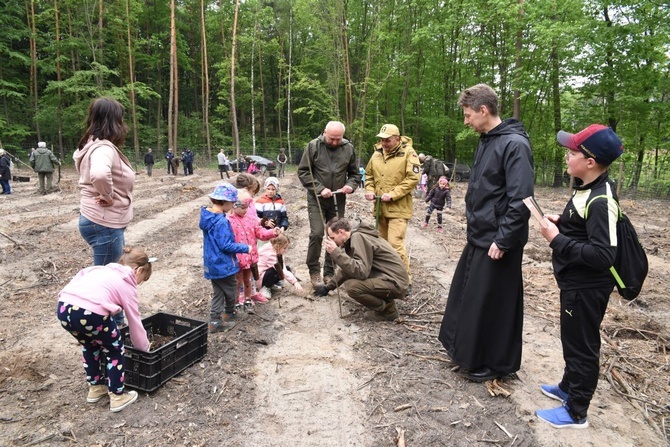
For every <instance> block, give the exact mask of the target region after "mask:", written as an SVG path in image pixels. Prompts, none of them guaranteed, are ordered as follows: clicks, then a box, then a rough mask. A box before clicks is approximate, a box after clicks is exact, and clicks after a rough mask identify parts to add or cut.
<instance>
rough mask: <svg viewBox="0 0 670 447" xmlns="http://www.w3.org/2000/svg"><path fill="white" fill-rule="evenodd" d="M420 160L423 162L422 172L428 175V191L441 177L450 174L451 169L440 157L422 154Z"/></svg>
mask: <svg viewBox="0 0 670 447" xmlns="http://www.w3.org/2000/svg"><path fill="white" fill-rule="evenodd" d="M419 160H420V161H421V163H422V164H423V171H422V172H421V173H422V174H425V175H426V191H430V190H431V189H433V187H434V186H435V185H436V184H437V181H438V180H439V178H440V177H442V176H444V177H447V174H449V169H448V168H447V167H446V166H445V165H444V162H443V161H442V160H440V159H439V158H435V157H433V156H431V155H424V154H420V155H419Z"/></svg>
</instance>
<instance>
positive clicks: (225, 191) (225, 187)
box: [209, 183, 237, 202]
mask: <svg viewBox="0 0 670 447" xmlns="http://www.w3.org/2000/svg"><path fill="white" fill-rule="evenodd" d="M209 197H210V198H212V199H214V200H223V201H225V202H237V188H235V187H234V186H233V185H231V184H230V183H221V184H220V185H217V186H216V188H214V192H212V193H211V194H210V195H209Z"/></svg>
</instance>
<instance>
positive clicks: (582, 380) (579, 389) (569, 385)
mask: <svg viewBox="0 0 670 447" xmlns="http://www.w3.org/2000/svg"><path fill="white" fill-rule="evenodd" d="M611 292H612V287H607V288H600V289H578V290H561V344H562V345H563V359H564V360H565V370H564V372H563V379H562V380H561V383H559V385H558V386H559V387H560V388H561V389H562V390H563V391H565V392H566V393H568V408H569V410H570V415H571V416H572V417H573V418H575V419H581V418H584V417H586V412H587V411H588V409H589V404H590V403H591V398H593V393H594V392H595V390H596V386H597V385H598V373H599V372H600V323H602V321H603V317H604V316H605V310H606V309H607V303H608V302H609V298H610V293H611Z"/></svg>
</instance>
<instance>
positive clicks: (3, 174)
mask: <svg viewBox="0 0 670 447" xmlns="http://www.w3.org/2000/svg"><path fill="white" fill-rule="evenodd" d="M11 178H12V170H11V158H10V157H9V154H8V153H7V151H5V150H4V149H2V148H0V184H2V194H5V195H9V194H11V193H12V187H11V185H10V184H9V181H10V180H11Z"/></svg>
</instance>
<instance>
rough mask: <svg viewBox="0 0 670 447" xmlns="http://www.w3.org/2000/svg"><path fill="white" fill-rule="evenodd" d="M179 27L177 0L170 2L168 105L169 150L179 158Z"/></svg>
mask: <svg viewBox="0 0 670 447" xmlns="http://www.w3.org/2000/svg"><path fill="white" fill-rule="evenodd" d="M177 73H178V71H177V26H176V22H175V0H170V99H169V104H168V148H172V151H173V153H174V154H175V157H176V156H177V154H178V152H177V150H178V149H177V125H178V123H177V115H178V113H177V109H178V103H179V101H178V97H177V92H178V88H177Z"/></svg>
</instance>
